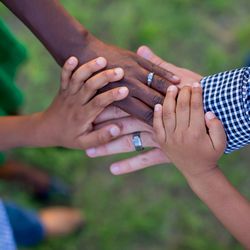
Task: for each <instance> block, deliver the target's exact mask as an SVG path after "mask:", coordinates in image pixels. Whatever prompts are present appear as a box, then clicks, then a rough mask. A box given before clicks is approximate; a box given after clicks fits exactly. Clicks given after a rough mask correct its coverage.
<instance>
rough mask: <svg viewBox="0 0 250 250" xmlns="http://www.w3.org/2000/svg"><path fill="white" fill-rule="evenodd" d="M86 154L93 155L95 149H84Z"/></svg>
mask: <svg viewBox="0 0 250 250" xmlns="http://www.w3.org/2000/svg"><path fill="white" fill-rule="evenodd" d="M86 154H87V155H88V156H94V155H95V154H96V149H95V148H89V149H87V150H86Z"/></svg>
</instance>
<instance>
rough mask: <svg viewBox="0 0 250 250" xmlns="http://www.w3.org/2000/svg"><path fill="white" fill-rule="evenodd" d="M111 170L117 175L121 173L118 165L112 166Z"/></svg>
mask: <svg viewBox="0 0 250 250" xmlns="http://www.w3.org/2000/svg"><path fill="white" fill-rule="evenodd" d="M110 170H111V172H112V174H114V175H117V174H119V173H120V168H119V167H118V166H117V165H113V166H111V169H110Z"/></svg>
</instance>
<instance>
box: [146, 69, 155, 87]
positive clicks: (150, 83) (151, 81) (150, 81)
mask: <svg viewBox="0 0 250 250" xmlns="http://www.w3.org/2000/svg"><path fill="white" fill-rule="evenodd" d="M154 75H155V73H154V72H150V73H149V74H148V77H147V85H148V86H149V87H151V85H152V83H153V80H154Z"/></svg>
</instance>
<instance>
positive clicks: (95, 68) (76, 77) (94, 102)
mask: <svg viewBox="0 0 250 250" xmlns="http://www.w3.org/2000/svg"><path fill="white" fill-rule="evenodd" d="M77 63H78V62H77V59H76V58H74V57H71V58H70V59H69V60H67V62H66V63H65V65H64V67H63V70H62V75H61V89H60V91H59V93H58V95H57V97H56V98H55V100H54V101H53V103H52V104H51V106H50V107H49V108H48V110H46V111H45V112H44V113H42V116H41V123H42V125H41V126H42V129H43V134H44V136H45V137H46V136H47V137H48V140H49V143H48V144H49V145H50V146H62V147H67V148H79V149H86V148H89V147H94V146H97V145H101V144H104V143H108V142H110V141H111V140H112V139H114V138H115V137H117V136H118V135H119V134H120V129H119V127H118V126H116V125H114V124H110V125H107V126H105V127H103V128H101V129H98V130H95V131H93V122H94V120H95V119H96V117H97V116H98V115H99V114H100V113H101V112H102V111H103V110H104V109H105V108H106V107H107V106H108V105H110V104H112V103H113V102H115V101H119V100H122V99H124V98H126V97H127V95H128V89H127V88H126V87H119V88H115V89H112V90H109V91H106V92H104V93H102V94H99V95H97V96H95V95H96V93H97V91H98V90H99V89H100V88H102V87H104V86H106V85H107V84H108V83H109V82H114V81H119V80H121V79H122V78H123V75H124V73H123V70H122V69H121V68H116V69H110V70H106V71H101V72H100V73H98V72H99V71H100V70H102V69H104V67H105V66H106V64H107V61H106V59H104V58H102V57H100V58H97V59H95V60H92V61H90V62H88V63H86V64H84V65H82V66H81V67H79V68H78V69H77V70H76V71H75V72H73V71H74V69H75V68H76V66H77Z"/></svg>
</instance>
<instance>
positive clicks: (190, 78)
mask: <svg viewBox="0 0 250 250" xmlns="http://www.w3.org/2000/svg"><path fill="white" fill-rule="evenodd" d="M137 54H138V55H139V56H142V57H143V58H144V59H146V60H149V61H151V62H152V63H154V64H156V65H158V66H160V67H163V68H164V69H168V70H170V71H172V72H173V73H174V74H176V75H178V76H180V78H181V84H180V85H182V82H185V84H192V83H193V82H195V81H200V80H201V78H202V76H201V75H199V74H197V73H195V72H192V71H190V70H188V69H185V68H180V67H177V66H175V65H173V64H171V63H168V62H166V61H164V60H163V59H161V58H160V57H158V56H157V55H155V54H154V53H153V52H152V50H150V48H148V47H146V46H142V47H140V48H139V49H138V51H137ZM128 116H129V114H127V113H125V112H123V111H121V110H120V109H118V108H115V107H113V108H109V109H107V110H106V111H104V112H103V113H102V114H101V115H100V117H99V118H98V119H97V120H96V122H97V123H101V122H103V121H107V120H112V119H116V118H121V117H128ZM117 122H118V123H119V126H120V127H121V126H122V132H121V134H124V136H123V137H121V138H119V139H116V140H115V141H114V142H113V143H109V144H106V145H103V146H101V147H98V148H92V149H89V150H87V154H88V155H89V156H90V157H98V156H105V155H112V154H118V153H123V152H131V151H134V150H135V149H134V145H133V144H132V134H131V133H133V132H136V131H143V133H142V134H141V136H142V142H143V146H144V147H155V148H154V149H152V150H150V151H147V152H145V153H141V154H139V155H137V156H134V157H132V158H128V159H125V160H123V161H120V162H116V163H113V164H112V165H111V172H113V173H114V174H125V173H129V172H134V171H137V170H140V169H143V168H146V167H150V166H153V165H156V164H162V163H169V162H170V161H169V159H168V158H167V157H166V156H165V155H164V153H163V152H162V150H161V148H160V146H159V145H158V144H157V143H156V140H155V134H154V132H153V130H152V128H149V127H148V126H146V125H145V124H143V123H140V122H139V121H136V120H135V119H131V118H130V119H129V120H128V119H127V120H125V119H123V120H122V122H121V120H117ZM127 126H128V127H129V128H130V130H127V131H125V130H124V127H125V128H126V127H127ZM145 126H146V127H145ZM131 128H134V129H132V130H131ZM145 128H146V131H145ZM129 131H130V134H128V132H129ZM125 132H127V133H125Z"/></svg>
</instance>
